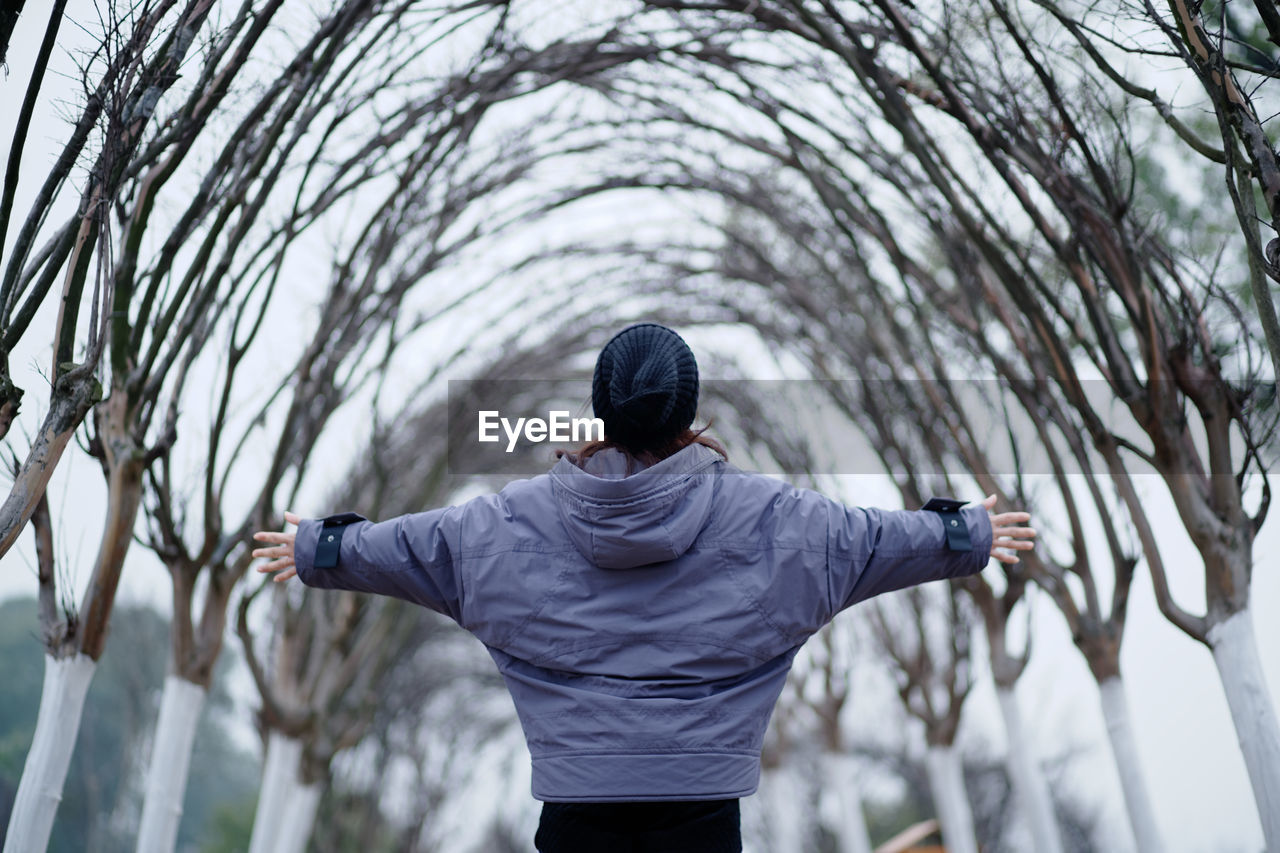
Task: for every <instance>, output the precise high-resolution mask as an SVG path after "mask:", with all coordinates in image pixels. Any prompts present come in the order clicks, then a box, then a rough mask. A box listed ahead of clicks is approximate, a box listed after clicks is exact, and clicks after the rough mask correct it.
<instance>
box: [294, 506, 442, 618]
mask: <svg viewBox="0 0 1280 853" xmlns="http://www.w3.org/2000/svg"><path fill="white" fill-rule="evenodd" d="M458 533H459V508H458V507H445V508H442V509H435V510H431V511H429V512H419V513H414V514H411V515H402V516H400V517H398V518H393V519H390V520H388V521H382V522H377V523H374V522H371V521H369V520H367V519H365V518H362V517H360V516H358V515H355V514H353V513H343V514H342V515H336V516H329V517H327V518H323V519H315V518H312V519H305V520H303V521H302V522H301V523H300V524H299V525H298V533H297V536H296V537H295V539H294V565H295V566H296V567H297V569H298V577H299V578H301V579H302V582H303V583H305V584H306V585H307V586H313V587H318V588H320V589H349V590H355V591H357V592H372V593H376V594H378V595H389V596H392V597H394V598H401V599H404V600H405V601H410V602H413V603H414V604H420V605H422V606H423V607H427V608H429V609H431V610H434V611H436V612H437V613H443V614H445V615H446V616H449V617H450V618H452V619H453V620H454V621H455V622H456V621H458V619H459V618H460V616H461V613H462V584H461V580H460V578H459V576H458V571H457V560H456V559H455V552H456V551H457V549H458V541H459V540H458Z"/></svg>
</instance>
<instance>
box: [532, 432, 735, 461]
mask: <svg viewBox="0 0 1280 853" xmlns="http://www.w3.org/2000/svg"><path fill="white" fill-rule="evenodd" d="M709 426H710V424H708V426H705V427H703V428H702V429H691V428H688V427H686V428H685V429H684V431H683V432H679V433H677V434H676V435H675V436H674V437H673V438H669V439H666V440H665V441H662V442H660V443H659V444H657V445H654V446H651V447H630V446H627V445H624V444H622V443H621V442H618V441H614V440H613V439H611V438H609V436H607V435H606V436H605V437H604V439H602V440H599V441H589V442H587V443H586V444H584V445H582V447H579V448H578V449H577V450H575V451H569V450H557V451H556V458H557V459H562V458H564V457H566V456H567V457H568V458H569V461H570V462H573V463H574V464H575V465H581V464H582V463H583V462H586V461H587V460H588V459H590V458H591V457H592V456H595V455H596V454H597V453H599V452H600V451H602V450H609V449H611V448H612V449H615V450H620V451H622V452H623V453H624V454H625V455H626V457H627V461H628V462H629V463H630V462H640V463H642V464H644V465H654V464H656V463H658V462H661V461H662V460H663V459H666V458H667V457H668V456H671V455H673V454H675V453H678V452H680V451H681V450H684V449H685V448H686V447H688V446H689V445H691V444H701V445H702V446H703V447H710V448H711V449H712V450H714V451H715V452H716V453H719V454H720V455H721V456H723V457H724V458H725V460H726V461H727V460H728V458H729V454H728V453H726V452H725V449H724V445H722V444H721V443H720V442H718V441H716V440H715V439H714V438H712V437H711V436H709V435H703V433H705V432H706V431H707V428H708V427H709ZM628 473H630V465H628Z"/></svg>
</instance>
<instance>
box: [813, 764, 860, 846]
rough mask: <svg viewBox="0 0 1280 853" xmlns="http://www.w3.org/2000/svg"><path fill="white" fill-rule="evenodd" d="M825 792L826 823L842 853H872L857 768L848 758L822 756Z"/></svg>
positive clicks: (822, 804) (822, 802) (822, 803)
mask: <svg viewBox="0 0 1280 853" xmlns="http://www.w3.org/2000/svg"><path fill="white" fill-rule="evenodd" d="M822 775H823V781H824V784H823V790H822V798H821V800H820V804H821V806H822V808H823V812H824V822H825V823H826V825H827V827H828V828H829V829H830V830H831V831H832V832H833V833H835V836H836V850H838V851H839V853H871V835H870V833H868V832H867V820H866V817H865V816H864V815H863V813H862V791H861V789H860V787H859V785H858V768H857V766H856V764H855V762H854V761H853V759H852V758H851V757H850V756H848V755H839V754H834V753H827V754H826V755H824V756H823V774H822Z"/></svg>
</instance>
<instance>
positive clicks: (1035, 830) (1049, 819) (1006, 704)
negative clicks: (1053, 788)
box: [996, 685, 1062, 853]
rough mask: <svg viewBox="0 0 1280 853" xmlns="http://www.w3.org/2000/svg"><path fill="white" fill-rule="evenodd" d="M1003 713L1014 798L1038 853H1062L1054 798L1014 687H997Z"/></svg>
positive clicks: (1007, 758) (1006, 759)
mask: <svg viewBox="0 0 1280 853" xmlns="http://www.w3.org/2000/svg"><path fill="white" fill-rule="evenodd" d="M996 696H997V697H998V698H999V699H1000V713H1001V716H1003V717H1004V730H1005V738H1006V740H1007V741H1008V744H1009V747H1008V749H1009V751H1008V755H1007V756H1006V758H1005V761H1006V764H1007V766H1008V768H1009V779H1010V780H1011V781H1012V783H1013V791H1014V796H1015V797H1016V798H1017V801H1018V803H1019V804H1020V805H1021V807H1022V813H1023V814H1024V815H1025V816H1026V819H1027V827H1028V828H1029V829H1030V830H1031V838H1032V840H1033V841H1034V843H1035V849H1036V850H1038V851H1041V853H1062V835H1061V833H1060V832H1059V830H1058V821H1057V819H1056V818H1055V817H1054V815H1053V798H1052V797H1050V796H1049V786H1048V784H1047V783H1046V782H1045V779H1044V771H1043V770H1041V768H1040V763H1039V762H1038V761H1036V757H1035V754H1034V750H1033V748H1032V742H1031V739H1030V738H1028V737H1027V731H1026V728H1025V727H1024V726H1023V725H1022V712H1021V711H1020V710H1019V709H1018V699H1017V697H1016V696H1015V695H1014V690H1013V688H1012V687H1001V686H998V685H997V687H996Z"/></svg>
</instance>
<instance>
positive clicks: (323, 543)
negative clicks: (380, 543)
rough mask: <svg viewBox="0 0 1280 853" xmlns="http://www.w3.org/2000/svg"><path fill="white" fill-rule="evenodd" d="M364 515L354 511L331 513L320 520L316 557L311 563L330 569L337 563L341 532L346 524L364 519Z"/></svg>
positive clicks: (319, 567) (320, 567)
mask: <svg viewBox="0 0 1280 853" xmlns="http://www.w3.org/2000/svg"><path fill="white" fill-rule="evenodd" d="M366 520H367V519H365V518H364V516H361V515H357V514H356V513H354V512H344V513H339V514H338V515H331V516H329V517H327V518H324V519H322V520H321V524H320V541H319V542H318V543H316V559H315V563H314V564H313V565H314V566H315V568H317V569H332V568H336V567H337V565H338V553H339V551H341V549H342V534H343V533H344V532H345V531H346V529H347V525H348V524H352V523H354V522H357V521H366Z"/></svg>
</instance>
